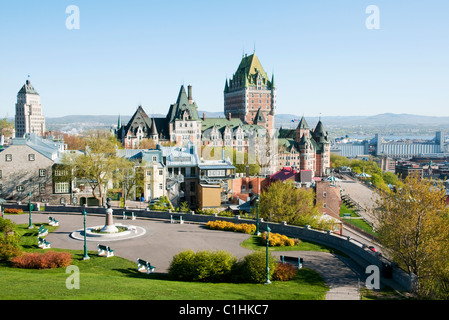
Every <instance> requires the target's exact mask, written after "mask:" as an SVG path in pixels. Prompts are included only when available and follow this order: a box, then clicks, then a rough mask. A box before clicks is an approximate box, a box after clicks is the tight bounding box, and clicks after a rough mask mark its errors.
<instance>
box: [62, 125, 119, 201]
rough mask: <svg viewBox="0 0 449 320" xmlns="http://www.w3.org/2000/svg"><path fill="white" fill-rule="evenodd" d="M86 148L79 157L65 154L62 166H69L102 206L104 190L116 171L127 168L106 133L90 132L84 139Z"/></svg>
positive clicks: (115, 144)
mask: <svg viewBox="0 0 449 320" xmlns="http://www.w3.org/2000/svg"><path fill="white" fill-rule="evenodd" d="M85 141H86V148H85V150H84V153H83V154H81V155H77V154H75V155H74V154H66V155H65V156H64V158H63V160H62V162H63V164H65V165H68V166H70V167H71V168H72V169H73V171H74V176H75V177H76V178H78V179H83V180H85V181H86V182H87V183H88V184H89V185H90V187H91V189H92V195H93V196H94V197H95V199H97V200H98V201H99V203H100V204H101V205H104V203H105V200H106V199H105V198H106V189H107V184H108V182H109V181H111V180H112V177H113V173H114V172H115V171H116V170H119V169H121V168H124V167H126V166H127V161H128V160H126V159H125V158H120V157H118V156H117V149H118V146H119V144H118V142H117V140H116V139H115V138H114V137H113V136H112V135H111V134H110V133H108V132H106V131H100V130H98V131H92V132H90V133H89V134H88V135H87V137H86V138H85Z"/></svg>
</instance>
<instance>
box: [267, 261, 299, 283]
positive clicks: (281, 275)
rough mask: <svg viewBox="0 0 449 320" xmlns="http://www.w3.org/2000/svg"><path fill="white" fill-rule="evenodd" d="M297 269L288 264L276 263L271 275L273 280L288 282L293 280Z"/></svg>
mask: <svg viewBox="0 0 449 320" xmlns="http://www.w3.org/2000/svg"><path fill="white" fill-rule="evenodd" d="M296 272H298V269H297V268H296V267H295V266H294V265H292V264H290V263H277V264H276V268H275V269H274V273H273V278H272V279H273V280H278V281H289V280H292V279H293V278H294V276H295V275H296Z"/></svg>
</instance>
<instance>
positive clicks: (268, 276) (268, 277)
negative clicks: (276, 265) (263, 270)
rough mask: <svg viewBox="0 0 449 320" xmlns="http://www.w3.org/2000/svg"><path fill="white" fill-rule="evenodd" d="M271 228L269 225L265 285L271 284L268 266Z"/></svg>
mask: <svg viewBox="0 0 449 320" xmlns="http://www.w3.org/2000/svg"><path fill="white" fill-rule="evenodd" d="M270 231H271V229H270V227H269V226H268V225H267V281H265V284H270V283H271V281H270V266H269V264H268V245H269V243H270Z"/></svg>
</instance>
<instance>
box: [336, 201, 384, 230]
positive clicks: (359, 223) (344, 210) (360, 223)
mask: <svg viewBox="0 0 449 320" xmlns="http://www.w3.org/2000/svg"><path fill="white" fill-rule="evenodd" d="M345 213H349V214H351V218H359V217H360V216H359V215H358V214H357V213H356V212H355V210H353V209H350V208H348V207H347V206H346V205H344V204H342V205H341V207H340V217H342V218H343V219H344V221H345V222H347V223H350V224H352V225H354V226H356V227H358V228H359V229H361V230H363V231H365V232H368V233H369V234H372V235H374V236H378V234H377V233H376V232H373V228H372V227H371V226H370V225H369V224H368V223H366V221H365V220H363V219H351V218H349V219H348V218H344V214H345Z"/></svg>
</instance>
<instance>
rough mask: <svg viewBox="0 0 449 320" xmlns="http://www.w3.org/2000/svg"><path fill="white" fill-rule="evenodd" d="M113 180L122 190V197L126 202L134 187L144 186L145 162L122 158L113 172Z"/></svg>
mask: <svg viewBox="0 0 449 320" xmlns="http://www.w3.org/2000/svg"><path fill="white" fill-rule="evenodd" d="M114 180H115V182H116V183H117V184H118V186H119V187H120V188H121V189H122V190H123V197H124V199H125V202H126V199H128V198H129V195H130V193H131V191H132V190H133V189H134V188H138V187H143V186H144V181H145V164H144V163H143V162H141V163H136V162H134V161H131V160H127V159H122V160H121V162H120V166H119V167H118V168H117V169H116V171H115V172H114Z"/></svg>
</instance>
